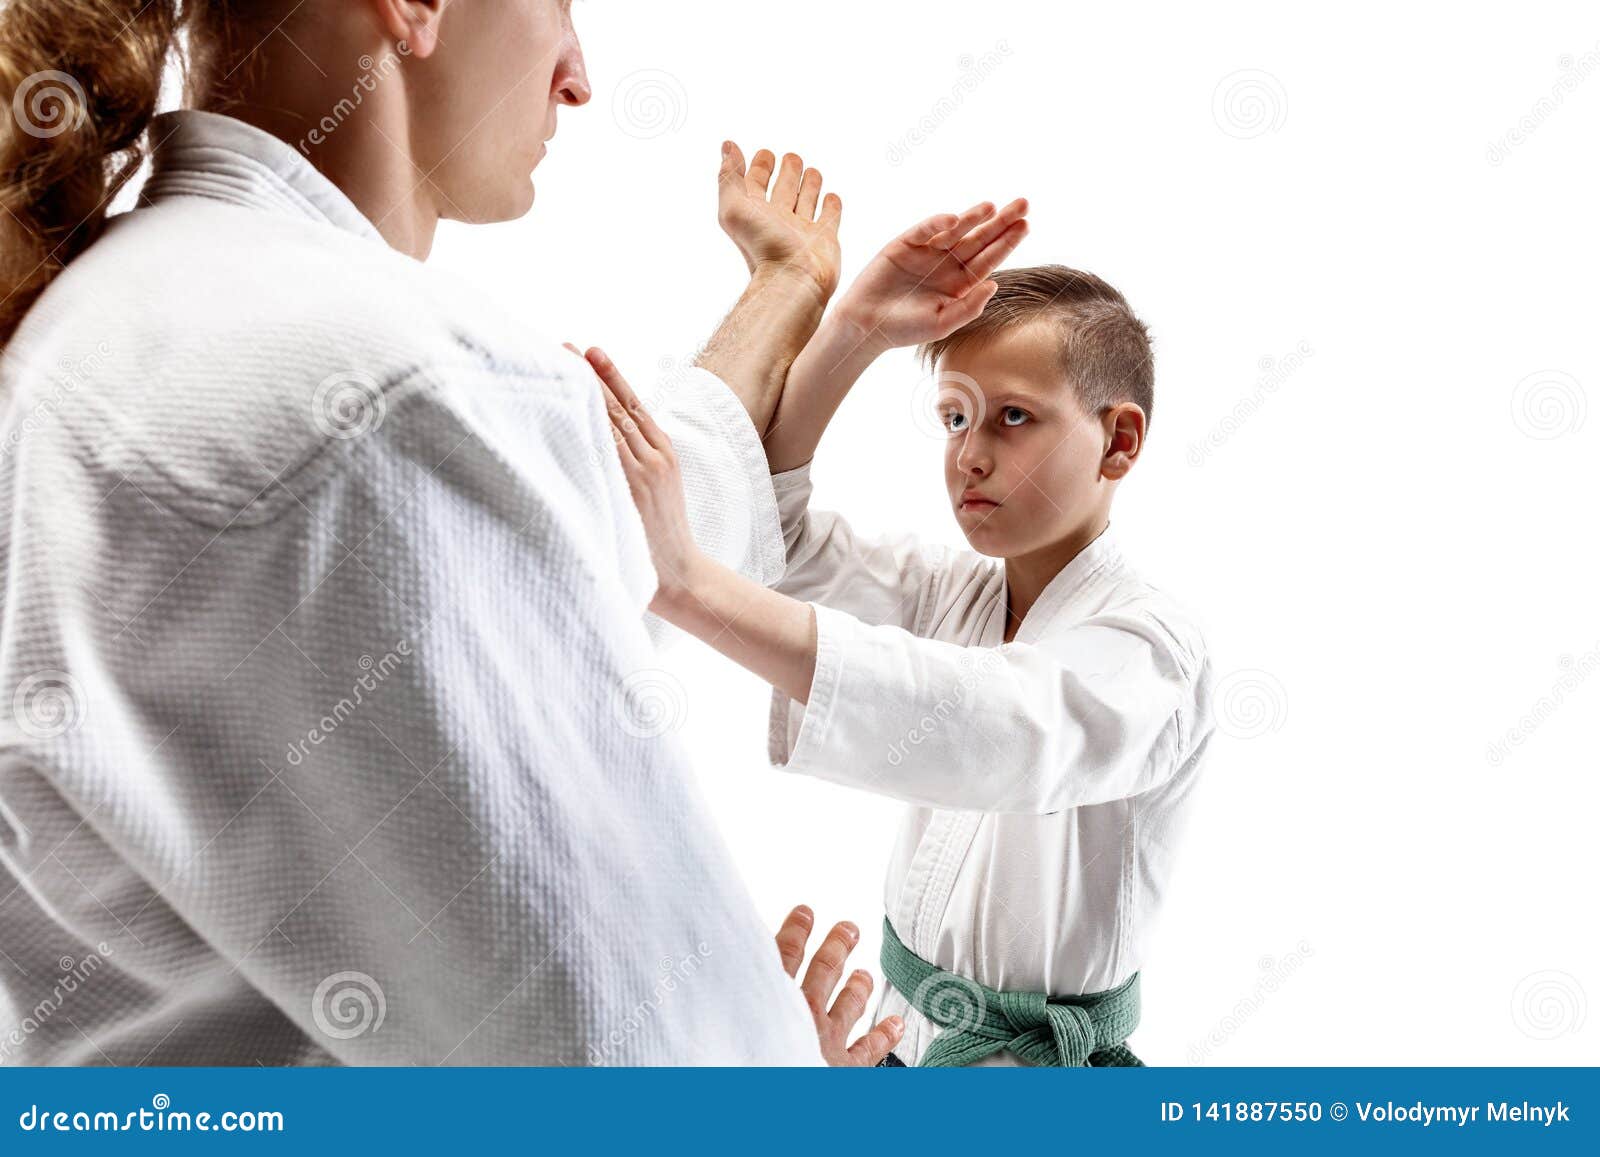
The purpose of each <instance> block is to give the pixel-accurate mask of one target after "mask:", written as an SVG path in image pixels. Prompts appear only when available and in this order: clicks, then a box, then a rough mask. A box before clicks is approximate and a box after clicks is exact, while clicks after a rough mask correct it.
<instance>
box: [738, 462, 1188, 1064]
mask: <svg viewBox="0 0 1600 1157" xmlns="http://www.w3.org/2000/svg"><path fill="white" fill-rule="evenodd" d="M773 485H774V488H775V490H776V492H777V497H778V509H779V512H780V514H781V517H782V519H783V527H784V538H785V541H786V543H787V545H788V571H787V573H786V574H785V576H784V578H783V580H782V582H781V583H779V584H778V585H777V588H776V589H778V590H781V591H783V592H784V593H785V594H788V595H791V596H793V597H795V598H799V599H804V600H806V601H808V602H810V603H812V604H813V605H814V606H815V609H816V615H817V666H816V674H815V677H814V678H813V680H812V684H811V693H810V697H809V700H808V702H807V703H806V705H805V706H804V707H802V706H800V705H799V704H797V703H795V702H793V701H792V700H791V699H789V697H788V696H786V695H784V694H783V693H782V692H776V693H775V694H774V697H773V704H772V720H771V732H770V751H769V754H770V756H771V758H772V760H773V762H774V763H776V764H781V765H784V766H786V767H787V768H788V770H790V771H795V772H803V773H805V774H807V775H812V776H816V777H818V778H821V779H827V780H832V781H833V782H835V783H841V784H845V785H848V786H850V787H857V788H862V789H865V790H867V791H873V792H878V793H880V794H882V795H888V796H893V797H894V798H897V799H901V800H904V801H906V802H907V803H909V804H912V805H914V806H912V807H911V808H910V809H909V810H908V811H907V813H906V817H905V821H904V823H903V825H902V827H901V830H900V835H899V839H898V842H897V845H896V847H895V851H894V855H893V858H892V860H891V861H890V865H889V873H888V879H887V881H886V884H885V890H884V904H885V907H886V911H887V914H888V918H889V921H890V923H891V924H892V925H893V927H894V929H895V931H896V933H897V934H898V936H899V938H900V940H901V941H902V942H903V943H904V944H905V946H906V947H907V948H908V949H910V950H911V951H912V952H913V953H915V954H916V955H918V956H920V957H922V959H924V960H926V961H928V962H929V963H931V964H933V965H936V966H938V967H940V968H943V969H946V970H948V971H950V972H954V973H957V974H959V975H961V976H965V977H968V978H971V979H973V980H976V981H978V982H979V983H980V984H984V985H987V986H988V987H990V988H994V989H1001V990H1008V991H1018V992H1044V993H1048V994H1051V995H1076V994H1082V993H1090V992H1100V991H1103V990H1105V989H1109V988H1112V987H1114V986H1116V985H1118V984H1121V983H1122V982H1123V981H1124V980H1126V979H1127V978H1128V977H1129V976H1131V975H1132V974H1133V973H1134V972H1136V971H1138V970H1139V966H1140V957H1141V952H1142V947H1143V945H1142V939H1143V934H1144V931H1145V929H1146V928H1147V927H1148V926H1149V924H1150V922H1151V919H1152V918H1153V917H1154V915H1155V913H1156V911H1157V909H1158V908H1159V906H1160V904H1161V900H1162V895H1163V892H1164V891H1165V887H1166V881H1167V879H1168V877H1169V875H1170V873H1171V870H1172V862H1173V852H1174V846H1175V842H1176V840H1177V838H1178V836H1179V832H1180V827H1181V821H1182V819H1183V816H1184V805H1185V803H1186V801H1187V800H1188V799H1189V796H1190V793H1191V792H1192V791H1193V789H1194V786H1195V782H1196V775H1197V772H1198V769H1199V767H1200V763H1201V757H1202V756H1203V754H1204V752H1205V749H1206V745H1207V742H1208V740H1209V737H1210V734H1211V731H1212V728H1213V723H1212V718H1211V703H1210V700H1211V690H1212V675H1211V669H1210V664H1209V663H1208V661H1207V658H1206V652H1205V644H1204V642H1203V641H1202V639H1201V636H1200V633H1199V631H1198V630H1196V629H1195V627H1194V625H1193V624H1192V623H1191V622H1190V621H1189V619H1188V617H1187V616H1186V615H1185V614H1184V612H1183V610H1182V609H1181V608H1180V607H1179V606H1178V605H1176V604H1175V603H1174V602H1173V601H1172V600H1170V599H1169V598H1167V597H1166V596H1165V595H1163V594H1161V593H1160V592H1159V591H1157V590H1156V589H1154V588H1153V587H1151V586H1150V585H1149V584H1147V583H1145V582H1143V581H1141V580H1140V579H1139V577H1138V576H1137V575H1136V574H1135V573H1134V572H1133V570H1132V569H1131V568H1130V567H1129V566H1128V564H1127V563H1126V562H1125V561H1124V560H1123V557H1122V555H1121V553H1120V552H1119V551H1118V549H1117V547H1116V544H1115V542H1114V540H1113V539H1112V538H1111V536H1110V530H1109V529H1108V530H1107V531H1105V532H1103V533H1102V534H1101V535H1100V537H1098V538H1097V539H1095V541H1094V542H1092V543H1090V544H1089V545H1088V546H1087V547H1085V548H1084V550H1083V551H1082V552H1081V553H1079V555H1078V556H1077V557H1076V558H1074V559H1073V560H1072V561H1071V562H1070V563H1068V564H1067V566H1066V567H1065V568H1063V569H1062V571H1061V573H1060V574H1058V575H1057V576H1056V577H1055V578H1054V579H1053V580H1051V582H1050V584H1049V585H1048V586H1047V587H1046V588H1045V590H1044V591H1043V593H1042V594H1041V595H1040V596H1039V599H1038V601H1037V602H1036V603H1035V604H1034V606H1033V608H1032V609H1031V610H1030V611H1029V612H1028V615H1027V617H1026V618H1025V619H1024V620H1023V622H1022V625H1021V627H1020V628H1019V629H1018V631H1017V634H1016V637H1015V640H1014V641H1013V642H1011V643H1004V644H1003V643H1002V638H1003V636H1004V632H1005V620H1006V582H1005V567H1004V564H1003V563H1002V562H1000V561H998V560H995V559H991V558H986V557H984V556H982V555H979V554H976V553H974V552H970V551H956V550H950V549H947V548H943V547H938V546H932V545H926V544H922V543H919V542H917V541H916V540H914V539H910V538H899V539H896V538H884V539H874V540H867V539H864V538H862V537H860V536H857V535H856V534H854V533H853V532H852V531H851V529H850V527H849V526H848V525H847V524H846V523H845V522H844V520H843V519H841V518H840V517H839V516H838V515H835V514H828V513H822V512H814V511H811V510H810V509H809V508H808V503H809V499H810V496H811V481H810V467H809V466H803V467H800V468H799V469H796V470H791V471H788V472H785V473H782V474H778V475H776V476H774V478H773ZM896 1013H898V1014H900V1015H901V1016H903V1017H904V1018H905V1021H906V1035H905V1038H904V1040H903V1041H902V1042H901V1044H900V1045H899V1046H898V1047H897V1048H896V1050H895V1052H896V1055H898V1056H899V1057H900V1059H901V1060H903V1061H904V1062H905V1063H906V1064H908V1065H915V1064H917V1063H918V1061H919V1059H920V1058H921V1057H922V1055H923V1053H924V1052H926V1050H927V1048H928V1046H929V1045H930V1044H931V1043H932V1041H933V1039H934V1037H935V1036H937V1035H938V1033H939V1032H940V1031H941V1030H940V1028H939V1026H938V1025H936V1024H934V1023H932V1022H931V1021H929V1020H928V1019H927V1018H926V1017H924V1016H923V1015H922V1014H921V1013H920V1012H918V1011H917V1010H916V1009H915V1008H912V1007H911V1006H910V1005H909V1003H908V1002H907V1000H906V999H905V997H904V996H903V995H902V994H901V993H898V992H896V991H894V990H893V989H892V988H891V989H888V990H886V991H885V993H884V997H883V1000H882V1001H881V1004H880V1008H879V1010H878V1014H877V1015H878V1016H879V1017H883V1016H888V1015H891V1014H896ZM993 1061H994V1063H1007V1062H1013V1063H1014V1061H1015V1058H1014V1057H1012V1056H1011V1054H1008V1053H1001V1054H998V1055H997V1056H996V1057H995V1058H993Z"/></svg>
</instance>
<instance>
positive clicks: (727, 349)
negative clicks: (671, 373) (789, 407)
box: [695, 266, 828, 431]
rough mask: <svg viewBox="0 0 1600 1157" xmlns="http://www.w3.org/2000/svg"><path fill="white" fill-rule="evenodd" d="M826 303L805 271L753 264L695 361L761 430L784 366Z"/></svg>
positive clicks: (774, 404)
mask: <svg viewBox="0 0 1600 1157" xmlns="http://www.w3.org/2000/svg"><path fill="white" fill-rule="evenodd" d="M827 304H828V296H827V294H826V293H825V292H824V290H823V288H822V287H821V286H820V285H819V284H818V283H817V282H816V280H815V279H814V278H813V277H811V275H810V274H808V273H805V272H804V271H801V270H798V269H794V268H791V267H787V266H775V267H765V266H758V267H757V268H756V270H755V271H754V272H753V273H752V274H751V276H750V284H749V285H748V286H746V287H745V291H744V293H743V294H742V295H741V296H740V298H739V300H738V302H737V303H736V304H735V305H734V307H733V309H732V310H731V311H729V313H728V316H727V317H725V318H724V319H723V321H722V324H721V325H719V326H718V327H717V331H716V333H714V334H712V335H711V340H710V341H708V342H707V343H706V346H705V349H704V350H703V351H702V352H701V354H700V356H699V357H698V358H696V359H695V362H696V364H697V365H699V366H701V367H703V368H704V369H707V370H710V371H711V372H712V373H714V374H716V375H717V376H718V377H719V378H721V379H722V380H723V381H724V382H726V383H727V384H728V388H729V389H731V390H732V391H733V392H734V394H735V396H737V397H738V399H739V401H740V402H741V403H742V404H743V405H744V408H745V410H746V412H747V413H749V415H750V420H751V422H753V423H754V424H755V428H756V429H757V430H762V431H764V430H766V429H767V427H768V426H769V425H771V423H772V416H773V414H774V413H775V412H776V410H777V407H778V397H779V395H780V394H781V393H782V392H783V383H784V378H785V377H786V376H787V375H788V373H789V367H790V365H791V364H793V362H794V360H795V358H796V357H797V356H798V355H799V354H800V351H801V350H802V349H804V348H805V345H806V342H807V341H809V340H810V338H811V335H812V334H814V333H815V332H816V330H817V325H818V323H820V322H821V321H822V314H823V310H824V309H825V308H826V307H827Z"/></svg>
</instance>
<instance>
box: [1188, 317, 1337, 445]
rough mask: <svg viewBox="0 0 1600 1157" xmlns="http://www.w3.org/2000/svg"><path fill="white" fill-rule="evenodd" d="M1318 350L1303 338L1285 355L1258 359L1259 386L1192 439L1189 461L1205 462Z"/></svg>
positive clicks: (1257, 384)
mask: <svg viewBox="0 0 1600 1157" xmlns="http://www.w3.org/2000/svg"><path fill="white" fill-rule="evenodd" d="M1315 352H1316V351H1315V350H1313V349H1312V348H1311V343H1310V342H1308V341H1301V342H1300V343H1299V344H1298V345H1296V346H1295V347H1294V349H1292V350H1290V351H1289V352H1288V353H1287V354H1285V355H1284V356H1283V357H1281V358H1273V357H1270V356H1268V357H1263V358H1262V359H1261V360H1260V361H1259V362H1258V363H1257V366H1258V368H1259V369H1260V370H1261V376H1260V377H1259V378H1257V379H1256V384H1255V388H1254V389H1253V390H1251V391H1250V392H1249V393H1248V394H1246V395H1245V396H1244V397H1242V398H1240V399H1239V400H1238V401H1237V402H1235V403H1234V405H1233V409H1231V410H1229V411H1228V412H1227V413H1226V414H1224V415H1223V416H1222V417H1221V418H1219V419H1217V422H1216V424H1215V425H1213V426H1212V427H1211V429H1209V430H1207V431H1206V435H1205V437H1203V438H1201V439H1199V440H1198V441H1196V442H1191V443H1189V465H1191V466H1203V465H1204V464H1205V461H1206V459H1207V458H1208V457H1209V456H1210V455H1211V452H1212V451H1213V450H1216V449H1218V448H1219V447H1221V446H1223V445H1224V444H1225V443H1227V441H1228V440H1229V439H1230V438H1232V437H1233V436H1234V435H1235V434H1237V433H1238V432H1239V430H1240V428H1241V427H1242V426H1243V425H1244V424H1245V423H1246V422H1248V421H1249V420H1250V419H1251V418H1253V417H1255V416H1256V414H1258V413H1260V411H1261V408H1262V407H1263V406H1265V405H1266V404H1267V399H1268V398H1270V397H1271V396H1272V395H1273V394H1275V393H1277V392H1278V389H1279V388H1280V387H1281V386H1282V385H1283V383H1284V382H1286V381H1288V380H1289V378H1290V377H1292V376H1293V375H1294V372H1295V371H1296V370H1298V369H1299V368H1300V367H1301V366H1303V365H1305V364H1306V360H1307V359H1308V358H1310V357H1311V355H1312V354H1314V353H1315Z"/></svg>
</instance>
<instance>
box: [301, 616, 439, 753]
mask: <svg viewBox="0 0 1600 1157" xmlns="http://www.w3.org/2000/svg"><path fill="white" fill-rule="evenodd" d="M410 657H411V643H410V641H409V640H406V639H401V640H400V642H398V643H396V644H395V645H394V648H393V649H392V650H389V651H386V652H385V653H384V655H383V657H382V658H379V659H374V658H373V657H372V656H371V655H362V656H361V658H360V659H358V660H357V661H356V665H357V666H358V667H360V668H361V670H362V672H363V674H362V675H361V676H360V677H359V678H357V679H356V681H355V683H354V685H352V686H351V688H350V694H348V695H346V696H345V697H344V698H343V699H340V700H339V702H337V703H335V704H334V705H333V708H332V710H330V711H329V712H328V713H327V714H326V715H324V716H323V717H322V718H321V719H319V720H317V723H316V725H315V726H314V727H312V728H311V729H310V730H308V731H307V732H306V734H305V738H304V739H297V740H295V741H294V742H293V743H291V744H289V747H288V750H287V751H286V752H285V753H284V759H285V760H286V761H287V762H288V764H289V766H290V767H299V766H300V765H301V764H302V763H304V762H305V761H306V757H307V756H308V755H310V754H311V749H312V748H313V747H320V746H321V745H322V743H323V741H324V740H326V739H327V738H328V736H330V735H332V734H333V733H334V732H335V731H337V730H339V728H340V726H341V725H342V724H343V723H344V721H345V720H346V719H349V718H350V716H352V715H354V714H355V713H356V709H357V708H359V707H360V706H361V705H362V704H363V703H365V702H366V701H367V696H369V695H371V694H372V693H373V692H374V691H376V690H377V689H378V688H379V687H381V686H382V685H383V682H384V680H386V679H387V678H389V676H390V675H392V674H394V672H395V670H396V669H397V668H398V667H399V666H400V664H401V663H402V662H404V661H405V660H406V659H408V658H410Z"/></svg>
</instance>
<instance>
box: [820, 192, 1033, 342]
mask: <svg viewBox="0 0 1600 1157" xmlns="http://www.w3.org/2000/svg"><path fill="white" fill-rule="evenodd" d="M1027 214H1028V202H1027V199H1026V198H1022V197H1019V198H1018V199H1017V200H1015V201H1012V202H1011V203H1010V204H1009V205H1007V206H1006V207H1005V208H1003V209H1000V210H998V211H997V210H996V209H995V207H994V204H993V203H992V202H989V201H985V202H983V203H982V204H978V205H974V206H973V207H972V208H970V209H968V210H967V211H966V212H965V213H961V214H959V215H958V214H955V213H941V214H939V215H938V216H934V217H929V218H928V219H927V220H926V221H923V222H921V223H919V224H917V225H914V226H912V227H911V228H910V229H908V230H906V231H905V232H904V233H902V234H901V235H900V236H899V237H896V238H895V239H894V240H893V241H891V242H889V244H888V245H886V246H884V247H883V249H882V250H881V251H880V252H879V253H878V255H877V256H876V257H874V258H873V259H872V262H871V263H870V264H869V265H868V266H867V267H866V269H864V270H862V272H861V276H859V277H857V278H856V280H855V281H854V283H852V284H851V286H850V288H849V289H848V290H846V291H845V294H844V296H843V297H842V298H840V299H839V303H838V305H837V307H836V312H837V315H838V316H839V318H840V319H841V320H843V321H846V322H848V323H849V324H850V325H852V326H854V327H855V328H856V329H858V330H860V331H861V334H862V335H863V336H862V338H861V341H862V344H863V345H864V346H865V347H868V348H869V349H871V350H872V352H875V353H879V352H882V351H884V350H888V349H894V348H897V347H899V346H908V345H919V344H921V343H923V342H930V341H937V340H939V339H940V338H942V337H948V336H949V335H950V334H952V333H954V332H955V331H956V330H958V329H960V328H961V327H962V326H963V325H965V324H967V322H969V321H972V320H973V319H974V318H976V317H977V316H978V315H979V314H980V313H982V312H983V307H984V305H986V304H987V303H988V301H989V298H990V297H992V296H993V295H994V291H995V285H994V283H993V282H991V281H989V280H988V277H989V275H990V274H991V273H993V272H994V271H995V270H996V269H998V268H1000V265H1001V264H1002V263H1003V262H1004V261H1005V259H1006V258H1007V257H1009V256H1010V255H1011V253H1012V251H1013V250H1015V249H1016V247H1017V246H1018V245H1020V244H1021V243H1022V239H1023V238H1024V237H1026V236H1027V235H1028V221H1027Z"/></svg>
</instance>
